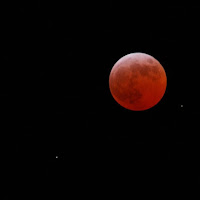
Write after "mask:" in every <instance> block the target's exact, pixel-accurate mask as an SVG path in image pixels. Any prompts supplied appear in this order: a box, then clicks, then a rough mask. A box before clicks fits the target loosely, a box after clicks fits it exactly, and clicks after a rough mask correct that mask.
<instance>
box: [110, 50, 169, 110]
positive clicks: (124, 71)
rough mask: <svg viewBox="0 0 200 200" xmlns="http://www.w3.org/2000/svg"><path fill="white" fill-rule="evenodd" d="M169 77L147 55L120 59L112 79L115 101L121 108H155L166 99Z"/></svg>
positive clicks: (114, 68) (131, 55)
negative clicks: (164, 96)
mask: <svg viewBox="0 0 200 200" xmlns="http://www.w3.org/2000/svg"><path fill="white" fill-rule="evenodd" d="M166 86H167V76H166V73H165V70H164V68H163V67H162V65H161V64H160V63H159V62H158V61H157V60H156V59H155V58H154V57H152V56H150V55H148V54H145V53H131V54H128V55H125V56H124V57H122V58H121V59H119V60H118V61H117V62H116V63H115V65H114V66H113V68H112V70H111V72H110V76H109V88H110V92H111V94H112V96H113V98H114V99H115V100H116V102H117V103H118V104H120V105H121V106H122V107H124V108H126V109H129V110H133V111H142V110H147V109H149V108H151V107H153V106H155V105H156V104H157V103H158V102H159V101H160V100H161V99H162V97H163V95H164V93H165V90H166Z"/></svg>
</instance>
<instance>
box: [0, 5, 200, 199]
mask: <svg viewBox="0 0 200 200" xmlns="http://www.w3.org/2000/svg"><path fill="white" fill-rule="evenodd" d="M199 9H200V7H198V6H186V5H179V6H176V5H164V4H163V5H159V6H158V5H157V6H153V5H151V6H150V5H146V4H143V5H138V4H135V3H134V2H131V3H130V2H126V1H121V2H120V3H117V2H115V1H107V2H106V3H100V2H99V3H96V2H95V3H93V4H89V3H87V4H86V3H85V2H84V3H83V2H82V3H78V2H74V3H66V2H65V3H61V2H53V1H46V2H45V1H35V2H34V3H30V2H26V3H21V4H19V3H16V5H7V6H6V7H5V9H3V11H4V12H3V13H2V21H3V22H2V25H1V26H2V33H3V37H1V42H2V45H1V47H2V50H3V53H2V58H1V61H2V62H1V68H0V70H1V72H0V76H1V77H0V81H1V84H0V89H1V91H0V102H1V112H0V114H1V143H2V145H1V147H2V150H1V155H2V164H1V166H3V170H2V172H1V173H2V177H3V178H2V181H3V185H4V187H5V189H4V193H3V194H2V196H3V197H4V198H5V199H11V198H13V197H15V198H20V199H21V198H22V199H35V198H37V199H38V198H39V199H44V198H45V199H46V198H51V197H52V198H56V199H63V198H65V197H66V198H67V197H70V196H71V195H73V196H74V198H77V197H88V198H90V197H92V198H95V199H96V198H98V197H104V196H105V195H106V196H109V197H118V196H119V195H122V197H123V198H126V197H125V195H127V196H131V197H136V196H137V195H139V196H141V197H143V196H149V197H150V196H159V197H163V196H164V197H171V195H172V194H174V193H175V195H176V197H180V196H181V195H182V196H186V195H191V193H192V194H194V190H195V189H196V188H197V187H198V186H199V172H198V169H199V165H198V158H199V137H198V134H199V126H198V122H199V44H200V42H199V28H198V24H199V17H200V16H199ZM133 52H144V53H147V54H150V55H152V56H154V57H155V58H156V59H157V60H159V62H160V63H161V64H162V65H163V67H164V68H165V71H166V74H167V90H166V93H165V95H164V97H163V99H162V101H160V102H159V104H158V105H156V106H155V107H153V108H151V109H149V110H146V111H143V112H133V111H129V110H126V109H124V108H122V107H121V106H119V105H118V104H117V103H116V102H115V101H114V99H113V98H112V96H111V94H110V91H109V87H108V77H109V73H110V70H111V69H112V67H113V65H114V64H115V62H117V60H118V59H120V58H121V57H122V56H124V55H126V54H128V53H133ZM181 105H183V107H181ZM56 156H58V158H56Z"/></svg>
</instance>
